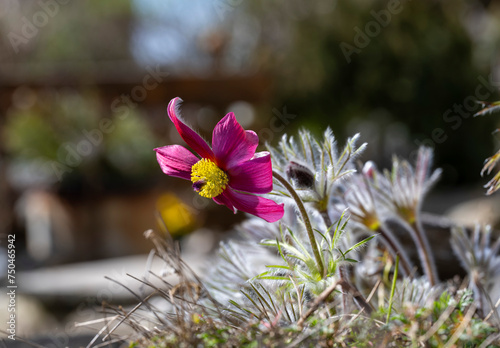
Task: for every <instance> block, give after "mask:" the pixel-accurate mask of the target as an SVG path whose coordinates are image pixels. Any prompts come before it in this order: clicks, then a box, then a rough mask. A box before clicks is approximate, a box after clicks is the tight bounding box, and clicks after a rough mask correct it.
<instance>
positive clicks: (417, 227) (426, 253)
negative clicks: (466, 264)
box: [403, 216, 439, 286]
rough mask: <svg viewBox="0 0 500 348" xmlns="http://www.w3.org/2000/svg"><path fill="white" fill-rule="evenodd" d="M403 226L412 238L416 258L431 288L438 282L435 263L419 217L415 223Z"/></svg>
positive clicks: (405, 223) (407, 223)
mask: <svg viewBox="0 0 500 348" xmlns="http://www.w3.org/2000/svg"><path fill="white" fill-rule="evenodd" d="M403 225H404V227H406V228H407V229H408V231H409V232H410V234H411V236H412V237H413V240H414V242H415V244H416V246H417V250H418V256H419V257H420V262H421V264H422V268H423V269H424V273H425V275H426V276H427V279H428V280H429V283H430V284H431V285H432V286H434V285H436V284H437V283H438V282H439V278H438V275H437V270H436V263H435V261H434V257H433V254H432V250H431V247H430V246H429V241H428V240H427V236H426V235H425V231H424V229H423V228H422V225H421V224H420V222H419V217H418V216H417V218H416V219H415V221H414V222H412V223H409V222H407V221H404V223H403Z"/></svg>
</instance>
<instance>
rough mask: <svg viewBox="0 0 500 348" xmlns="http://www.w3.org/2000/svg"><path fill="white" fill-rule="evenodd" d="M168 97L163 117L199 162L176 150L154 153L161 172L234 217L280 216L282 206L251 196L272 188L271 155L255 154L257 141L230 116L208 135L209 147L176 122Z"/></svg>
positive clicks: (179, 148)
mask: <svg viewBox="0 0 500 348" xmlns="http://www.w3.org/2000/svg"><path fill="white" fill-rule="evenodd" d="M179 102H181V99H180V98H174V99H172V100H171V101H170V103H169V104H168V110H167V111H168V117H169V118H170V120H171V121H172V122H173V123H174V125H175V128H177V131H178V132H179V134H180V136H181V137H182V139H184V141H185V142H186V143H187V144H188V145H189V146H190V147H191V148H192V149H193V150H194V151H195V152H196V153H197V154H198V155H199V156H200V157H201V158H198V157H197V156H195V155H194V154H193V153H192V152H191V151H189V150H188V149H186V148H185V147H183V146H180V145H169V146H163V147H159V148H157V149H155V151H156V158H157V160H158V163H159V164H160V167H161V169H162V170H163V172H164V173H165V174H167V175H170V176H175V177H178V178H182V179H186V180H191V181H192V183H193V189H194V190H195V191H196V192H198V193H199V194H200V195H201V196H203V197H207V198H212V199H213V200H214V201H215V203H217V204H221V205H222V204H223V205H225V206H227V207H228V208H229V209H231V210H232V211H234V212H235V213H236V211H237V210H241V211H244V212H247V213H250V214H253V215H256V216H258V217H260V218H262V219H264V220H266V221H268V222H274V221H277V220H279V219H281V218H282V217H283V213H284V210H283V204H277V203H276V202H274V201H272V200H270V199H267V198H263V197H260V196H256V195H254V194H255V193H257V194H262V193H268V192H271V190H272V189H273V176H272V166H271V155H270V153H269V152H258V153H255V150H256V148H257V145H258V143H259V138H258V136H257V134H255V132H253V131H250V130H247V131H246V130H244V129H243V127H241V125H240V124H239V123H238V121H236V118H235V117H234V114H233V113H232V112H230V113H228V114H227V115H226V116H225V117H224V118H223V119H222V120H220V121H219V123H217V125H216V126H215V128H214V130H213V134H212V147H211V148H210V146H209V145H208V144H207V143H206V142H205V140H203V138H202V137H201V136H200V135H199V134H198V133H196V132H195V131H193V130H192V129H191V128H189V127H188V126H187V125H186V124H184V123H183V122H182V121H181V120H180V119H179V118H178V117H177V110H176V106H177V104H178V103H179Z"/></svg>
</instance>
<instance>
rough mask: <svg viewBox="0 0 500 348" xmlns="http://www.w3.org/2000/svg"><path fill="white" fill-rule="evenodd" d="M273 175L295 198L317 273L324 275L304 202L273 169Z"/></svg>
mask: <svg viewBox="0 0 500 348" xmlns="http://www.w3.org/2000/svg"><path fill="white" fill-rule="evenodd" d="M273 176H274V177H275V178H276V179H277V180H278V181H279V182H280V183H281V184H282V185H283V186H285V188H286V189H287V190H288V192H290V194H291V195H292V198H293V199H294V200H295V203H296V204H297V207H298V208H299V211H300V215H301V216H302V220H303V221H304V225H305V226H306V231H307V236H308V237H309V243H311V248H312V250H313V253H314V258H315V259H316V263H317V264H318V269H319V273H320V274H321V277H325V276H326V274H325V266H324V265H323V259H322V258H321V254H320V253H319V250H318V243H317V242H316V237H314V231H313V229H312V226H311V221H310V220H309V216H308V215H307V211H306V208H305V206H304V203H303V202H302V200H301V199H300V197H299V195H298V194H297V192H296V191H295V189H294V188H293V187H292V185H290V183H289V182H288V181H286V180H285V178H283V177H282V176H281V175H279V174H278V173H276V172H275V171H274V170H273Z"/></svg>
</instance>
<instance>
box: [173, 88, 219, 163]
mask: <svg viewBox="0 0 500 348" xmlns="http://www.w3.org/2000/svg"><path fill="white" fill-rule="evenodd" d="M181 101H182V100H181V99H180V98H178V97H177V98H174V99H172V100H171V101H170V103H169V104H168V108H167V112H168V117H170V120H171V121H172V122H173V123H174V125H175V128H177V132H179V135H180V136H181V137H182V139H184V141H185V142H186V144H188V145H189V147H191V148H192V149H193V150H194V151H195V152H196V153H198V154H199V155H200V156H201V157H203V158H208V159H211V160H214V158H215V157H214V153H213V152H212V150H211V149H210V146H208V144H207V142H206V141H205V140H203V138H202V137H201V136H200V135H199V134H198V133H196V132H195V131H194V130H192V129H191V128H189V127H188V126H187V125H185V124H184V123H183V122H182V121H181V120H179V118H178V117H177V112H176V106H177V103H178V102H181Z"/></svg>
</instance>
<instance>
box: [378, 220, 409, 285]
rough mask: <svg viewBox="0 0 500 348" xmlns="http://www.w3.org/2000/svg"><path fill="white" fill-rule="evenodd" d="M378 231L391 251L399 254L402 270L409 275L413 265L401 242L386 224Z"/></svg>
mask: <svg viewBox="0 0 500 348" xmlns="http://www.w3.org/2000/svg"><path fill="white" fill-rule="evenodd" d="M377 232H378V233H380V235H381V236H382V238H383V239H384V241H385V242H386V243H387V247H388V248H389V249H390V250H389V251H390V252H392V253H394V255H395V256H399V259H400V263H401V266H402V269H401V271H402V272H403V274H404V275H405V276H407V277H409V276H410V275H411V273H412V269H413V266H412V264H411V261H410V259H409V257H408V255H407V253H406V251H405V250H404V248H403V246H402V245H401V243H399V241H398V240H397V239H396V238H395V237H394V235H393V234H392V232H390V231H389V230H388V229H387V227H386V226H385V225H384V224H381V225H380V226H379V227H378V228H377Z"/></svg>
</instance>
